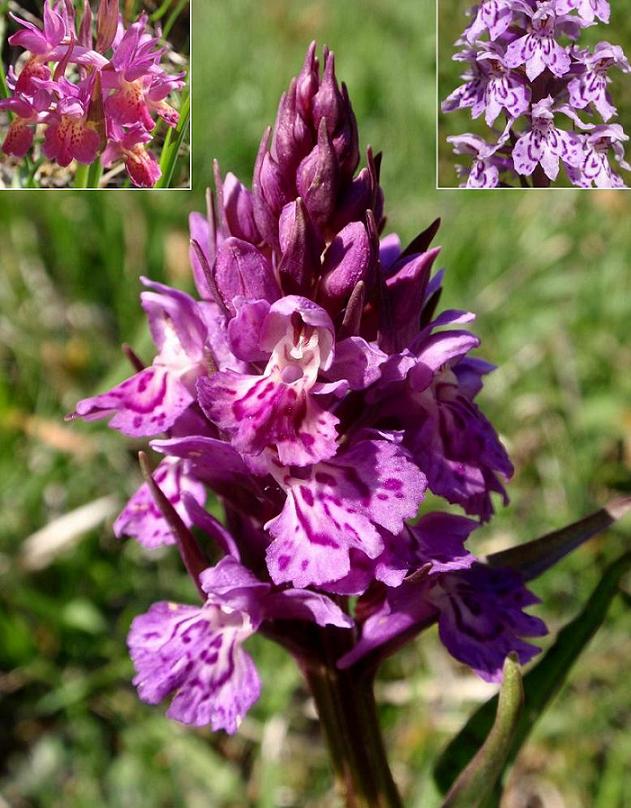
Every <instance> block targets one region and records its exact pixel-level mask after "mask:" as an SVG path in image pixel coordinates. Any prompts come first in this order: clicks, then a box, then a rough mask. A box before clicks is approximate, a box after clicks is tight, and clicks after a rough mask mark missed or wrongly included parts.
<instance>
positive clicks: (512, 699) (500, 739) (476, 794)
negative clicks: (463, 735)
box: [442, 655, 524, 808]
mask: <svg viewBox="0 0 631 808" xmlns="http://www.w3.org/2000/svg"><path fill="white" fill-rule="evenodd" d="M523 704H524V691H523V687H522V679H521V669H520V667H519V662H518V661H517V659H516V657H514V656H513V655H511V656H508V657H507V658H506V661H505V662H504V680H503V682H502V687H501V689H500V692H499V700H498V704H497V712H496V715H495V722H494V724H493V726H492V727H491V731H490V732H489V734H488V737H487V738H486V740H485V741H484V743H483V744H482V746H481V747H480V748H479V749H478V751H477V752H476V754H475V755H474V757H473V758H472V760H471V761H470V762H469V764H468V765H467V766H466V767H465V768H464V769H463V770H462V772H461V773H460V775H459V777H458V779H457V780H456V782H455V783H454V784H453V786H452V787H451V788H450V790H449V793H448V794H447V797H446V799H445V801H444V803H443V805H442V808H477V806H479V805H482V803H483V802H484V800H485V799H486V798H487V797H488V796H489V795H490V794H492V793H493V789H494V787H495V784H496V783H497V781H498V780H499V778H500V776H501V774H502V772H503V770H504V765H505V763H506V758H507V756H508V753H509V752H510V748H511V747H510V744H511V741H512V739H513V737H514V735H515V732H516V730H517V724H518V721H519V716H520V715H521V711H522V707H523Z"/></svg>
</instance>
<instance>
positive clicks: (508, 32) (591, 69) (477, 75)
mask: <svg viewBox="0 0 631 808" xmlns="http://www.w3.org/2000/svg"><path fill="white" fill-rule="evenodd" d="M469 13H470V17H471V22H470V24H469V26H468V27H467V29H466V30H465V31H464V33H463V34H462V36H461V37H460V39H458V41H457V42H456V44H457V45H459V46H461V50H459V51H458V52H457V53H456V54H455V55H454V56H453V59H454V60H455V61H457V62H463V63H464V64H465V65H466V72H465V73H464V75H463V76H462V78H463V79H464V84H462V85H461V86H460V87H458V88H457V89H456V90H454V92H452V93H451V95H449V97H448V98H446V99H445V101H443V104H442V110H443V112H453V111H454V110H458V109H470V110H471V116H472V117H473V118H479V117H481V116H482V115H484V119H485V121H486V124H487V125H488V127H489V128H490V132H489V135H487V136H485V137H482V136H480V135H477V134H471V133H466V134H462V135H457V136H452V137H448V138H447V140H448V141H449V142H450V143H451V144H452V145H453V149H454V153H455V154H457V155H464V156H468V157H470V158H471V164H470V166H468V167H464V166H457V170H458V172H459V174H460V176H461V178H462V184H461V187H466V188H496V187H502V186H509V187H510V186H515V185H516V184H517V185H519V184H521V185H522V186H523V187H529V186H530V182H532V185H533V186H534V187H545V186H547V185H549V184H550V183H551V182H554V181H555V180H557V177H558V175H559V170H560V164H561V163H562V164H563V166H564V168H565V170H566V173H567V176H568V178H569V180H570V182H571V183H572V185H575V186H578V187H580V188H591V187H594V186H595V187H598V188H624V187H626V186H625V184H624V181H623V179H622V177H621V176H620V174H619V173H618V169H620V168H621V169H624V170H625V171H631V166H630V165H629V164H628V163H627V162H626V161H625V158H624V146H623V144H624V142H625V141H627V140H628V139H629V137H628V135H627V134H626V133H625V132H624V130H623V127H622V126H621V125H620V124H619V123H613V122H612V119H613V118H614V116H615V115H616V114H617V110H616V107H615V106H614V105H613V103H612V99H611V97H610V95H609V92H608V85H609V83H610V82H611V78H610V77H609V71H610V70H612V69H614V68H615V69H618V70H621V71H623V72H625V73H628V72H631V65H629V62H628V61H627V58H626V56H625V54H624V52H623V50H622V48H621V47H620V46H618V45H612V44H611V43H609V42H598V43H597V44H596V45H595V46H594V47H593V48H587V47H581V46H580V44H579V40H580V37H581V34H582V32H583V30H584V29H585V28H588V27H590V26H593V25H598V24H599V23H608V22H609V19H610V7H609V2H608V0H481V1H480V2H479V3H477V4H476V5H474V6H473V8H472V9H471V10H470V12H469ZM502 115H503V116H505V124H504V123H502V124H498V119H499V120H502V117H501V116H502ZM582 116H583V117H582ZM584 117H588V118H589V120H585V119H584ZM594 118H596V121H598V119H600V120H601V121H602V122H594ZM564 127H565V128H564ZM567 127H569V128H567ZM612 158H613V159H614V160H615V163H616V164H617V166H616V168H615V169H614V167H613V166H612ZM529 178H530V181H529Z"/></svg>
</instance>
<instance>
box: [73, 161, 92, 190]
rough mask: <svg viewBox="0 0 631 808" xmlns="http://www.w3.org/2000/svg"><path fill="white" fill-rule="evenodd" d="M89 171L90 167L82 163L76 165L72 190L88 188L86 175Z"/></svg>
mask: <svg viewBox="0 0 631 808" xmlns="http://www.w3.org/2000/svg"><path fill="white" fill-rule="evenodd" d="M89 171H90V166H87V165H84V164H83V163H77V169H76V171H75V175H74V182H73V183H72V184H73V187H74V188H87V187H88V173H89Z"/></svg>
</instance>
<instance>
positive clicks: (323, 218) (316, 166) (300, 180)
mask: <svg viewBox="0 0 631 808" xmlns="http://www.w3.org/2000/svg"><path fill="white" fill-rule="evenodd" d="M296 187H297V189H298V193H299V194H300V196H301V197H302V198H303V199H304V201H305V205H306V207H307V210H308V211H309V215H310V216H311V218H312V220H313V221H314V223H315V224H316V225H317V226H318V227H320V228H321V229H325V227H326V225H327V223H328V221H329V219H330V218H331V215H332V214H333V211H334V210H335V203H336V199H337V189H338V167H337V159H336V156H335V152H334V150H333V145H332V143H331V138H330V136H329V133H328V131H327V127H326V120H325V119H324V118H323V119H322V120H321V121H320V128H319V130H318V143H317V145H316V146H315V148H314V149H313V150H312V151H311V153H310V154H309V155H308V156H307V157H305V159H304V160H303V161H302V163H301V164H300V166H299V167H298V172H297V176H296Z"/></svg>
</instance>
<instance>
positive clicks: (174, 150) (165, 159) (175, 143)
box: [156, 93, 191, 188]
mask: <svg viewBox="0 0 631 808" xmlns="http://www.w3.org/2000/svg"><path fill="white" fill-rule="evenodd" d="M190 116H191V99H190V95H189V93H187V94H186V95H185V96H184V97H183V99H182V106H181V108H180V120H179V121H178V125H177V126H176V128H175V129H169V131H168V132H167V134H166V138H165V140H164V145H163V147H162V154H161V155H160V170H161V172H162V176H161V177H160V179H159V180H158V182H157V183H156V188H170V187H171V182H172V181H173V174H174V173H175V166H176V163H177V159H178V156H179V153H180V147H181V145H182V141H183V140H184V136H185V134H186V132H187V131H188V126H189V120H190Z"/></svg>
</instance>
